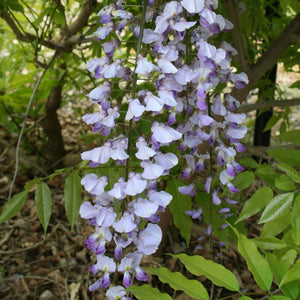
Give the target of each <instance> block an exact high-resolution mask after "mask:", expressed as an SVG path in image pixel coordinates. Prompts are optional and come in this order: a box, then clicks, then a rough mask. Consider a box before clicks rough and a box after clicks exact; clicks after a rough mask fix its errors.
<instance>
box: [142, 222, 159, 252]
mask: <svg viewBox="0 0 300 300" xmlns="http://www.w3.org/2000/svg"><path fill="white" fill-rule="evenodd" d="M161 239H162V231H161V229H160V227H159V226H158V225H156V224H151V223H148V225H147V226H146V228H145V229H142V230H141V231H140V233H139V234H138V237H137V248H138V250H139V251H141V252H142V253H144V254H146V255H150V254H153V253H154V252H155V251H156V250H157V248H158V245H159V244H160V242H161Z"/></svg>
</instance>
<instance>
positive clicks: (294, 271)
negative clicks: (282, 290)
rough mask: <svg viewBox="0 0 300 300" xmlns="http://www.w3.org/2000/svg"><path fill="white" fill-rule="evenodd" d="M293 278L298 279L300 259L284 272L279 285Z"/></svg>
mask: <svg viewBox="0 0 300 300" xmlns="http://www.w3.org/2000/svg"><path fill="white" fill-rule="evenodd" d="M295 280H300V259H298V260H297V261H296V263H295V264H294V265H293V266H292V267H291V268H290V269H289V270H288V271H287V272H286V273H285V275H284V276H283V278H282V280H281V282H280V284H279V286H280V287H281V286H283V285H285V284H287V283H289V282H291V281H295Z"/></svg>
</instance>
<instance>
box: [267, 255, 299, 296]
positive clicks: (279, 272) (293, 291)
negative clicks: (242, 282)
mask: <svg viewBox="0 0 300 300" xmlns="http://www.w3.org/2000/svg"><path fill="white" fill-rule="evenodd" d="M266 259H267V261H268V263H269V266H270V268H271V270H272V273H273V275H274V277H275V280H276V281H277V283H278V285H279V283H280V282H281V280H282V278H283V276H284V274H285V273H286V272H287V270H288V268H287V267H286V266H285V265H284V264H283V263H282V262H281V261H280V260H279V259H278V258H277V257H276V256H275V254H273V253H266ZM281 290H282V292H283V293H284V294H285V295H286V296H288V297H291V298H292V299H297V296H298V294H299V286H298V284H294V282H289V283H287V284H285V285H283V286H282V287H281Z"/></svg>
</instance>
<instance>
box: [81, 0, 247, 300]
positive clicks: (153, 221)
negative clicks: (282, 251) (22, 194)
mask: <svg viewBox="0 0 300 300" xmlns="http://www.w3.org/2000/svg"><path fill="white" fill-rule="evenodd" d="M110 3H111V4H109V5H108V6H105V7H103V8H102V9H101V11H100V12H99V13H98V16H99V18H100V23H101V26H100V27H99V28H98V30H97V31H96V32H95V36H96V37H97V39H98V41H99V47H100V45H101V47H102V48H103V53H104V54H105V55H104V56H102V57H100V58H95V59H92V60H90V61H89V62H88V63H87V69H88V70H89V71H90V72H91V73H93V75H94V77H95V78H96V79H97V80H99V85H98V86H97V87H96V88H95V89H93V90H92V91H91V92H90V93H89V94H88V97H89V98H90V99H91V101H92V102H93V103H97V105H98V107H99V110H98V111H97V112H95V113H92V114H86V115H85V116H83V120H84V122H85V123H87V124H89V125H92V128H93V131H94V132H98V133H99V134H100V135H102V136H103V138H104V139H105V142H104V143H103V145H101V146H100V147H97V148H94V149H92V150H89V151H85V152H83V153H82V154H81V157H82V159H83V160H88V161H89V162H90V166H91V167H93V168H95V172H94V173H90V174H87V175H85V176H84V177H83V178H82V181H81V183H82V185H83V186H84V188H85V189H86V190H87V191H88V192H89V193H90V194H91V196H92V197H93V203H91V202H84V203H83V204H82V205H81V208H80V215H81V217H82V218H85V219H89V224H90V225H93V226H95V233H93V234H92V235H91V236H90V237H88V239H87V240H86V244H87V247H88V249H89V250H91V251H92V252H94V254H95V255H96V258H97V262H96V263H95V264H94V265H92V266H91V267H90V271H91V272H92V273H93V274H96V273H99V274H101V275H100V278H99V279H98V280H97V281H96V282H95V283H93V284H92V285H91V286H90V287H89V289H90V291H95V290H97V289H98V288H100V287H101V288H107V287H109V286H110V274H111V273H115V272H117V271H118V272H121V273H123V274H124V275H123V286H124V287H125V288H126V287H129V286H130V285H131V283H132V280H133V277H134V276H135V278H136V279H137V280H140V281H147V276H146V274H145V273H144V271H143V270H142V268H141V266H140V264H141V259H142V257H143V255H151V254H153V253H154V252H155V251H156V250H157V249H158V246H159V244H160V242H161V239H162V230H161V229H160V227H159V225H158V224H157V223H158V221H159V213H160V212H162V211H164V210H165V208H166V207H167V206H168V204H169V203H170V202H171V200H172V195H171V194H169V193H167V192H166V191H165V190H164V189H163V186H164V185H163V184H160V183H161V182H162V181H163V177H164V176H170V175H169V174H170V172H172V170H171V169H172V168H174V167H175V166H176V165H178V162H179V159H180V160H181V165H182V166H183V169H182V172H181V174H178V177H180V178H181V179H182V180H183V181H185V182H188V181H187V179H189V178H190V177H192V176H194V175H195V174H196V175H197V174H200V173H201V172H202V171H203V170H204V169H205V166H206V165H207V163H208V162H211V161H212V159H213V157H212V154H213V152H214V153H215V154H216V158H217V159H216V160H217V164H218V165H219V166H220V171H219V182H220V183H221V185H219V188H216V185H213V184H212V182H213V174H212V171H211V170H210V172H211V174H208V176H207V179H206V181H205V182H204V189H205V191H206V192H207V193H208V194H209V195H210V197H211V199H212V202H213V204H214V205H216V206H218V205H220V204H221V202H222V201H223V200H222V199H221V198H222V197H220V191H221V186H223V187H227V188H228V189H229V191H230V192H231V193H236V192H237V191H238V190H237V189H236V187H235V186H234V185H233V183H232V181H233V179H234V177H235V174H236V173H238V172H241V171H242V170H243V168H242V166H241V165H240V164H238V163H237V162H236V160H235V156H236V153H237V152H241V151H243V150H244V147H243V146H242V145H241V143H240V142H239V140H240V139H241V138H243V137H244V135H245V133H246V126H245V125H242V123H243V120H244V118H245V115H244V114H237V113H234V110H235V109H236V108H237V107H238V106H239V102H238V101H237V100H236V99H235V98H233V97H232V96H231V95H230V94H228V93H225V94H222V93H221V92H217V90H218V89H217V87H218V86H219V85H220V84H224V83H227V82H231V83H232V84H233V85H234V86H235V87H236V88H243V87H244V85H245V84H247V82H248V79H247V76H246V74H244V73H241V74H234V73H232V70H231V68H230V62H231V57H232V56H233V55H237V52H236V50H235V49H234V48H233V47H231V46H230V45H229V44H228V43H226V42H222V43H221V45H220V46H219V48H217V47H215V46H214V45H212V44H210V43H209V40H210V38H211V37H212V36H213V35H216V34H218V33H220V32H222V31H228V30H230V29H231V28H232V24H231V23H230V22H229V21H227V20H226V19H224V18H223V17H222V16H221V15H219V14H216V13H215V12H214V10H215V9H216V8H217V6H218V1H217V0H182V1H179V0H175V1H165V4H164V6H163V8H162V9H161V8H160V9H159V10H157V9H156V4H155V1H154V0H149V1H144V3H143V12H142V16H141V19H140V20H139V22H138V24H139V25H137V22H136V20H135V19H134V18H133V14H132V13H131V12H129V11H127V10H126V9H125V8H126V1H120V0H119V1H110ZM158 11H159V13H158ZM126 30H132V31H133V33H134V35H135V36H136V38H137V45H138V46H137V50H136V57H135V66H134V68H132V67H130V65H129V64H128V62H127V61H125V60H123V59H120V58H118V55H117V54H116V53H117V51H116V50H117V49H118V48H119V47H120V45H121V43H122V41H121V37H122V34H123V33H124V31H126ZM143 49H147V51H143ZM115 79H118V80H120V81H124V82H131V83H132V93H131V94H130V95H129V94H126V92H124V98H123V100H122V103H121V104H120V103H117V102H116V101H113V100H114V99H112V97H111V92H112V90H111V89H112V80H115ZM150 79H151V80H152V82H154V85H155V86H154V88H153V90H147V89H143V88H138V86H139V84H140V82H143V81H144V80H149V81H150ZM123 107H126V112H125V114H124V116H123V117H122V116H121V108H122V109H123ZM143 118H148V119H149V118H152V119H153V122H152V124H151V129H150V131H149V133H148V134H147V133H144V134H139V136H137V137H136V136H133V134H132V132H133V130H135V132H136V131H137V132H138V130H137V129H136V128H137V124H138V122H139V120H141V119H143ZM119 121H120V122H122V124H124V123H125V128H126V130H125V131H124V132H123V133H121V134H116V133H117V128H118V122H119ZM123 126H124V125H123ZM174 143H177V149H178V151H177V152H176V153H173V152H171V151H170V150H167V149H170V147H169V146H170V145H171V144H174ZM205 143H207V145H208V147H209V148H210V149H212V150H213V151H207V152H204V153H201V152H200V150H199V145H201V144H205ZM173 149H174V147H173ZM113 161H115V164H117V165H119V169H120V170H123V173H124V174H123V176H120V177H119V178H118V180H117V181H116V182H112V178H109V177H108V176H107V175H102V176H100V177H99V176H98V175H97V174H98V173H97V171H96V170H97V167H99V166H100V168H101V166H102V165H104V164H110V165H112V163H113ZM119 173H120V174H121V172H119ZM119 173H118V174H119ZM166 178H168V177H166ZM108 186H110V188H108ZM198 190H199V188H198V187H197V184H196V183H191V184H187V185H184V186H181V187H180V188H179V192H180V193H182V194H185V195H190V196H191V197H194V196H195V195H196V193H197V192H198ZM228 202H230V200H229V201H228ZM202 210H203V208H202V207H200V208H198V209H195V210H191V211H188V212H186V213H187V214H188V215H190V216H191V217H192V218H194V219H196V218H199V217H201V214H202ZM219 212H220V213H221V214H225V215H224V216H225V217H226V216H229V209H227V208H222V209H220V211H219ZM225 226H226V225H224V227H225ZM211 230H212V227H211V224H209V225H208V229H207V233H208V234H209V233H210V232H211ZM108 244H110V246H112V245H113V246H114V249H115V250H114V255H113V256H112V255H110V254H108V253H107V252H108V251H107V248H108ZM125 249H126V250H125ZM124 287H122V286H113V287H110V288H109V289H108V290H107V292H106V295H107V297H108V298H109V299H129V298H128V297H126V292H125V290H124Z"/></svg>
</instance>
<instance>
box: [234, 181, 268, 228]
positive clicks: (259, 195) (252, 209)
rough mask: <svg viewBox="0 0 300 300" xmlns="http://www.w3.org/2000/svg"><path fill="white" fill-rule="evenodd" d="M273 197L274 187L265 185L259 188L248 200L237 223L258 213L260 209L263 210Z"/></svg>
mask: <svg viewBox="0 0 300 300" xmlns="http://www.w3.org/2000/svg"><path fill="white" fill-rule="evenodd" d="M272 198H273V191H272V189H270V188H269V187H267V186H263V187H261V188H259V189H258V190H257V191H256V192H255V193H254V195H253V196H252V197H251V198H250V199H249V200H247V202H246V203H245V205H244V207H243V209H242V212H241V214H240V216H239V218H238V219H237V220H236V222H235V223H238V222H241V221H243V220H245V219H248V218H249V217H251V216H253V215H255V214H257V213H258V212H259V211H261V210H262V209H263V208H265V207H266V205H267V204H268V203H269V202H270V201H271V199H272Z"/></svg>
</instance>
